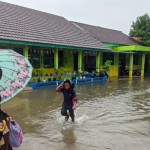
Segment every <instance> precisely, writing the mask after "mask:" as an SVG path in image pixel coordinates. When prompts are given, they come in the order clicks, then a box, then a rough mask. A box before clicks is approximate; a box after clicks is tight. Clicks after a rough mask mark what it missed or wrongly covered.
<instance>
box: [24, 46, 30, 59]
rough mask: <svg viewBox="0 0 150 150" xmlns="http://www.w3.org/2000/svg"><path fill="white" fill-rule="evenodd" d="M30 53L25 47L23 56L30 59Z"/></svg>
mask: <svg viewBox="0 0 150 150" xmlns="http://www.w3.org/2000/svg"><path fill="white" fill-rule="evenodd" d="M28 51H29V47H27V46H26V47H24V49H23V56H25V57H26V58H27V59H28Z"/></svg>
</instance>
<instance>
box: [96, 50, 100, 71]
mask: <svg viewBox="0 0 150 150" xmlns="http://www.w3.org/2000/svg"><path fill="white" fill-rule="evenodd" d="M99 68H100V52H98V54H97V55H96V71H97V72H99Z"/></svg>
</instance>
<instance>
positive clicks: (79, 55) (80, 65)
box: [78, 51, 83, 71]
mask: <svg viewBox="0 0 150 150" xmlns="http://www.w3.org/2000/svg"><path fill="white" fill-rule="evenodd" d="M82 55H83V53H82V51H79V53H78V71H81V70H82Z"/></svg>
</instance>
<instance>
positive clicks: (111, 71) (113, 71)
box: [100, 66, 119, 77]
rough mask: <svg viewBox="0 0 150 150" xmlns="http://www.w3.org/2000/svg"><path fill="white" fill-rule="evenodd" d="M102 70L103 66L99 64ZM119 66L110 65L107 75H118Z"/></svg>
mask: <svg viewBox="0 0 150 150" xmlns="http://www.w3.org/2000/svg"><path fill="white" fill-rule="evenodd" d="M102 70H104V69H103V66H100V71H102ZM118 72H119V68H118V66H110V69H109V77H118Z"/></svg>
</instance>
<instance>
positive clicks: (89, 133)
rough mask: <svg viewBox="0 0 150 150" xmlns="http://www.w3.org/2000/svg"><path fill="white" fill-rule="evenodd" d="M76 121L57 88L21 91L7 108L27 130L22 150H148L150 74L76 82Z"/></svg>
mask: <svg viewBox="0 0 150 150" xmlns="http://www.w3.org/2000/svg"><path fill="white" fill-rule="evenodd" d="M76 92H77V96H78V107H77V109H76V111H75V114H76V122H75V123H72V122H71V121H70V120H69V121H68V122H65V121H64V118H63V117H62V116H61V114H60V108H61V100H62V94H60V93H56V92H55V89H54V88H51V89H41V90H31V91H22V92H21V93H20V94H18V95H17V96H16V97H15V98H14V99H13V100H11V101H8V102H6V103H5V104H4V105H3V106H2V109H3V111H6V112H7V113H9V114H10V115H11V116H12V117H13V118H14V119H15V120H17V121H18V122H19V123H20V125H21V127H22V130H23V133H24V141H23V144H22V145H21V146H20V147H19V148H18V150H149V149H150V78H145V79H140V78H135V79H133V80H129V79H110V80H109V81H108V82H107V83H103V84H102V83H98V84H88V85H87V84H86V85H77V86H76Z"/></svg>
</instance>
